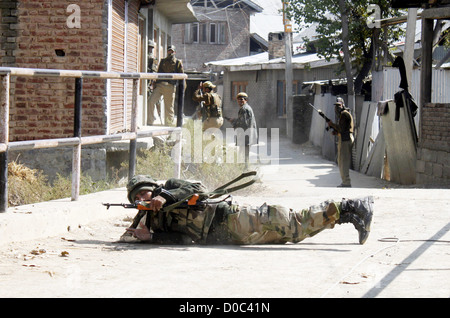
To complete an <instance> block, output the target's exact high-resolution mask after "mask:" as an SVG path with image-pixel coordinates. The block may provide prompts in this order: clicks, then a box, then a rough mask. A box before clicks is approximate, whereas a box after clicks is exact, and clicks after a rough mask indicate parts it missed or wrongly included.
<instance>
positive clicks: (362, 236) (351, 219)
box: [336, 213, 370, 244]
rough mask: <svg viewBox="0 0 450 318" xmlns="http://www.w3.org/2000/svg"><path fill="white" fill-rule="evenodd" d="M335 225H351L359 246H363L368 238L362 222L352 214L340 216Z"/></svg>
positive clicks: (367, 232)
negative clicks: (357, 236) (356, 235)
mask: <svg viewBox="0 0 450 318" xmlns="http://www.w3.org/2000/svg"><path fill="white" fill-rule="evenodd" d="M336 223H337V224H343V223H352V224H353V226H354V227H355V229H356V230H357V231H358V234H359V244H364V243H365V242H366V241H367V238H368V237H369V233H370V232H369V231H367V230H366V229H365V224H364V222H363V221H362V220H361V219H360V218H359V217H358V215H356V214H353V213H344V214H341V215H340V217H339V219H338V220H337V221H336Z"/></svg>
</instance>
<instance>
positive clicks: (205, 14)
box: [173, 0, 263, 72]
mask: <svg viewBox="0 0 450 318" xmlns="http://www.w3.org/2000/svg"><path fill="white" fill-rule="evenodd" d="M191 4H192V7H193V9H194V11H195V15H196V16H197V18H198V22H193V23H185V24H179V25H175V26H174V28H173V31H174V32H173V43H174V44H176V46H177V55H178V57H179V58H181V59H183V65H184V68H185V70H186V71H188V72H202V71H207V69H206V68H205V67H204V65H203V63H205V62H208V61H216V60H225V59H229V58H235V57H242V56H248V55H250V41H251V36H250V16H251V15H252V14H255V13H259V12H262V10H263V9H262V8H261V7H259V6H258V5H257V4H255V3H254V2H252V1H250V0H245V1H238V2H233V1H231V0H228V1H217V0H216V1H211V0H193V1H191Z"/></svg>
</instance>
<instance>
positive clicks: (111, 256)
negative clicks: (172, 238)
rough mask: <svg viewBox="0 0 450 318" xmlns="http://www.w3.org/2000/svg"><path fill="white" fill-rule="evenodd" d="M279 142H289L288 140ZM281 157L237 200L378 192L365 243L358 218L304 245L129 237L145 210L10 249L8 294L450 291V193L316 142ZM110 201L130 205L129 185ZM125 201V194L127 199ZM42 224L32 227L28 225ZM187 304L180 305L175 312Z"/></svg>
mask: <svg viewBox="0 0 450 318" xmlns="http://www.w3.org/2000/svg"><path fill="white" fill-rule="evenodd" d="M280 150H281V147H280ZM280 159H281V160H280V164H279V165H276V166H275V165H266V166H262V167H261V168H260V169H261V173H262V179H261V183H259V184H258V185H256V186H255V188H254V191H248V192H246V193H245V194H244V195H242V194H238V195H236V196H235V197H234V199H235V200H236V201H237V202H239V203H248V204H252V205H260V204H262V203H263V202H267V203H268V204H275V203H276V204H281V205H285V206H287V207H291V208H294V209H301V208H305V207H307V206H309V205H311V204H316V203H318V202H320V201H324V200H327V199H334V200H340V199H341V198H343V197H349V198H355V197H362V196H366V195H372V196H374V198H375V204H374V206H375V214H374V221H373V223H372V231H371V234H370V237H369V239H368V241H367V242H366V243H365V244H364V245H360V244H358V234H357V231H356V230H355V229H354V228H353V226H352V225H350V224H344V225H337V226H336V227H335V228H334V229H332V230H326V231H323V232H322V233H319V234H318V235H316V236H314V237H312V238H309V239H306V240H305V241H303V242H300V243H298V244H285V245H258V246H195V245H180V246H174V245H151V244H139V243H138V244H130V243H119V242H118V239H119V237H120V235H121V234H122V233H123V232H124V230H125V228H126V226H128V225H129V224H130V222H129V221H130V218H131V217H133V216H134V214H135V211H133V210H128V209H122V208H118V207H112V208H111V209H117V210H116V211H117V213H116V215H115V216H114V217H110V218H104V219H101V220H99V221H96V222H94V223H87V224H85V223H83V222H81V221H80V223H79V225H78V226H70V228H67V230H66V231H64V232H61V233H55V234H54V235H51V236H49V237H42V238H38V239H33V240H17V241H14V242H11V243H9V244H7V245H4V246H0V286H1V288H0V297H32V298H34V297H51V298H54V297H75V298H79V297H88V298H94V297H131V298H140V297H151V298H179V297H182V298H185V297H187V298H192V299H194V298H233V299H235V298H251V299H253V301H257V300H258V299H266V298H267V299H272V298H273V299H275V298H280V297H282V298H320V297H324V298H327V297H331V298H343V297H349V298H361V297H368V298H373V297H383V298H384V297H386V298H400V297H425V298H429V297H438V298H448V297H449V296H450V267H449V264H450V249H449V247H450V233H449V232H450V211H449V207H450V206H449V204H450V195H449V194H450V190H449V189H423V188H412V187H401V186H398V185H395V184H390V183H388V182H386V181H383V180H380V179H376V178H373V177H368V176H365V175H362V174H359V173H357V172H355V171H351V178H352V183H353V188H349V189H342V188H336V185H337V184H339V181H340V179H339V172H338V169H337V166H336V165H335V164H334V163H332V162H329V161H326V160H324V159H322V158H321V157H320V156H319V155H318V154H317V153H316V152H314V149H309V148H304V147H303V148H302V147H300V146H298V145H291V144H285V145H284V146H283V150H282V151H281V153H280ZM106 195H110V202H117V201H118V200H119V202H121V201H124V200H125V198H126V194H125V191H124V189H122V190H120V191H115V192H111V194H106ZM119 196H120V197H121V199H118V197H119ZM81 200H82V199H81ZM30 226H31V227H32V226H33V224H24V226H23V231H27V228H28V227H30ZM177 309H179V310H181V308H177Z"/></svg>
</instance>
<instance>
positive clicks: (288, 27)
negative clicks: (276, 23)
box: [283, 0, 294, 139]
mask: <svg viewBox="0 0 450 318" xmlns="http://www.w3.org/2000/svg"><path fill="white" fill-rule="evenodd" d="M288 5H289V0H284V1H283V24H284V41H285V60H286V61H285V71H284V73H285V83H286V135H287V136H288V137H289V138H290V139H292V137H293V126H294V114H293V105H292V104H293V97H292V80H293V77H294V72H293V70H292V43H291V34H292V24H291V21H290V20H289V19H288V18H287V16H286V9H287V7H288Z"/></svg>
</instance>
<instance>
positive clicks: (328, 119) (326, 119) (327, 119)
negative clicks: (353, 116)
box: [308, 103, 334, 131]
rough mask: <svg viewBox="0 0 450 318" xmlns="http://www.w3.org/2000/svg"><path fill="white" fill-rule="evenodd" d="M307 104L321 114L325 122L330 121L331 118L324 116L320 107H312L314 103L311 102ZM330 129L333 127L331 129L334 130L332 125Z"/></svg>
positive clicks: (327, 128)
mask: <svg viewBox="0 0 450 318" xmlns="http://www.w3.org/2000/svg"><path fill="white" fill-rule="evenodd" d="M308 104H309V106H311V107H312V108H313V109H314V110H315V111H316V112H317V113H319V115H320V116H322V117H323V119H325V122H326V123H328V122H330V121H331V119H330V118H328V117H327V116H325V114H324V113H323V112H322V111H321V110H320V109H317V108H316V107H314V105H313V104H311V103H308ZM329 129H330V127H328V126H327V127H326V128H325V130H326V131H328V130H329ZM331 129H333V131H334V128H333V127H331Z"/></svg>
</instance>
